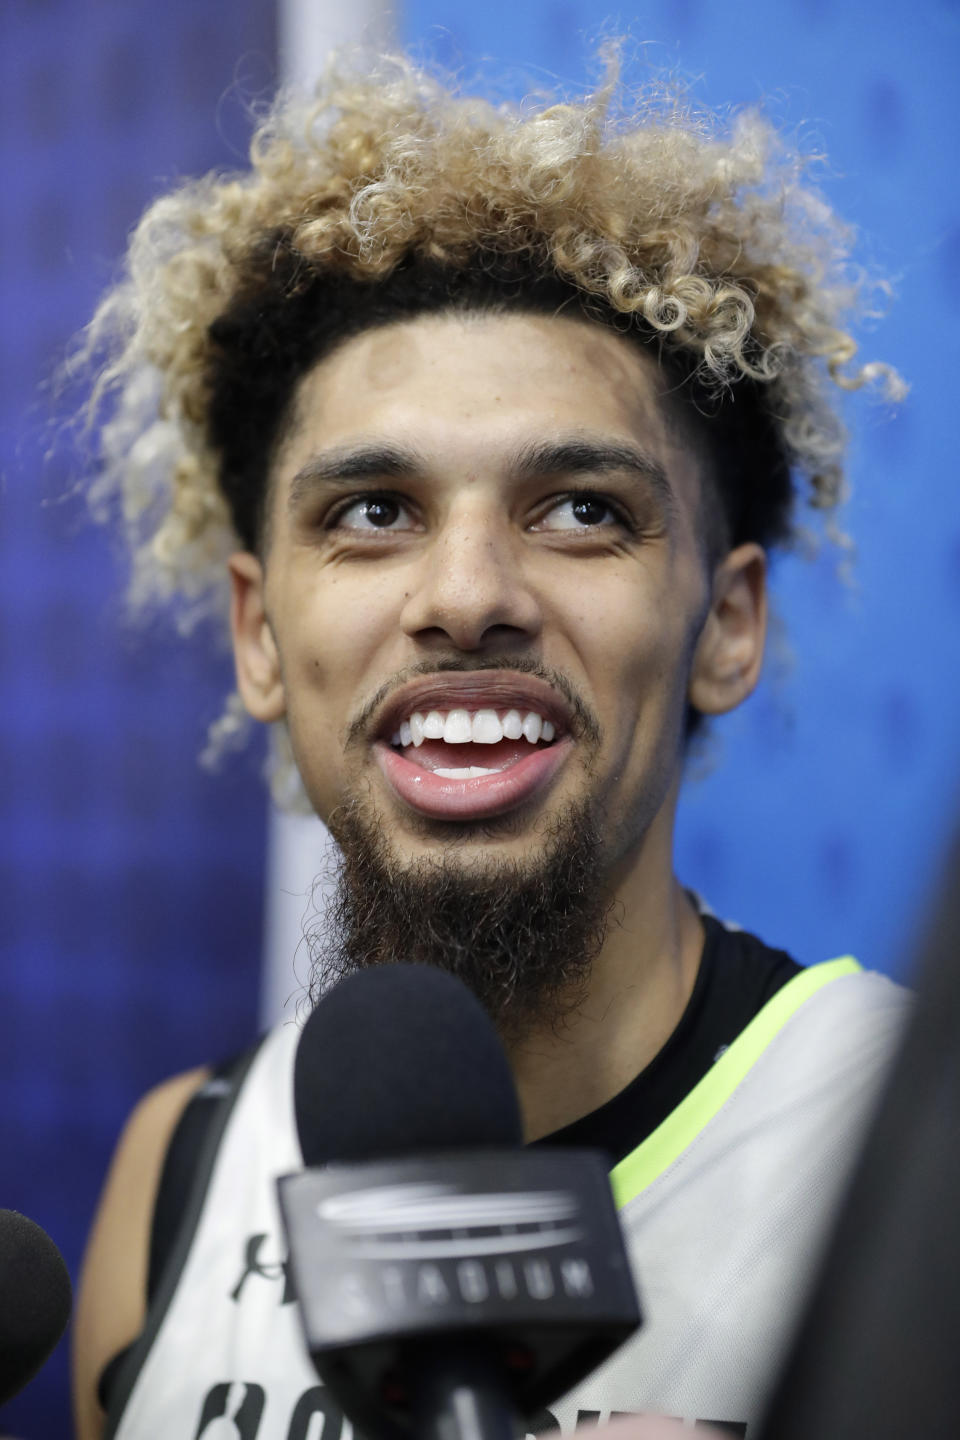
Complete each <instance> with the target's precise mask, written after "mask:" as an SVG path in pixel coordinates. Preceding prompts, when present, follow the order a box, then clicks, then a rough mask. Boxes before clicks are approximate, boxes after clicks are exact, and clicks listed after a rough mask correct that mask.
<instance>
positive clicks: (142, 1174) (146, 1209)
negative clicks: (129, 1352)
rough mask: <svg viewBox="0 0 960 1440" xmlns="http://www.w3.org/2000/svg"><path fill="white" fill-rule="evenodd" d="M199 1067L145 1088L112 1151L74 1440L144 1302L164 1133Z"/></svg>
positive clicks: (82, 1347)
mask: <svg viewBox="0 0 960 1440" xmlns="http://www.w3.org/2000/svg"><path fill="white" fill-rule="evenodd" d="M209 1074H210V1071H209V1070H208V1069H207V1068H206V1067H201V1068H198V1069H196V1070H189V1071H187V1072H185V1073H184V1074H182V1075H177V1076H174V1077H173V1079H171V1080H167V1081H165V1082H164V1084H162V1085H158V1086H157V1087H156V1088H155V1089H153V1090H151V1091H149V1093H148V1094H147V1095H145V1096H144V1097H143V1099H142V1100H141V1101H140V1102H139V1104H138V1105H137V1107H136V1109H135V1110H134V1111H133V1113H132V1114H131V1116H130V1118H129V1120H128V1121H127V1124H126V1126H125V1127H124V1130H123V1133H122V1135H121V1137H120V1140H119V1142H118V1144H117V1148H116V1151H115V1152H114V1156H113V1160H112V1161H111V1164H110V1169H109V1171H108V1174H107V1179H106V1182H105V1185H104V1189H103V1193H102V1195H101V1198H100V1204H99V1206H98V1209H97V1213H96V1216H95V1219H94V1224H93V1229H92V1231H91V1234H90V1239H89V1242H88V1245H87V1251H86V1255H85V1256H84V1262H83V1271H82V1275H81V1282H80V1288H79V1292H78V1296H77V1307H76V1317H75V1324H74V1327H73V1333H74V1337H75V1338H74V1404H75V1411H76V1423H77V1435H78V1440H95V1437H97V1436H98V1435H99V1434H100V1433H101V1428H102V1424H103V1416H102V1413H101V1411H100V1407H99V1404H98V1401H97V1396H96V1390H97V1382H98V1379H99V1375H100V1372H101V1370H102V1369H103V1367H104V1365H106V1364H107V1362H108V1361H109V1360H111V1359H112V1358H113V1356H114V1355H116V1354H117V1353H118V1352H119V1351H120V1350H122V1349H123V1348H124V1346H126V1345H129V1344H130V1343H131V1341H132V1340H134V1339H135V1338H136V1336H137V1335H138V1334H139V1332H140V1329H141V1327H142V1325H143V1320H144V1314H145V1308H146V1282H147V1267H148V1263H149V1251H150V1228H151V1220H152V1216H153V1207H154V1200H155V1197H156V1193H157V1187H158V1184H159V1180H160V1174H161V1171H162V1168H163V1161H164V1156H165V1154H166V1151H167V1146H168V1144H169V1142H170V1137H171V1135H172V1134H173V1131H174V1129H175V1127H176V1125H177V1122H178V1121H179V1119H180V1116H181V1115H182V1113H183V1111H184V1109H185V1107H186V1105H187V1104H188V1102H189V1101H190V1099H191V1097H192V1096H193V1095H194V1094H195V1093H196V1092H197V1090H198V1089H199V1088H200V1086H201V1085H203V1084H204V1082H205V1081H206V1080H207V1079H208V1077H209Z"/></svg>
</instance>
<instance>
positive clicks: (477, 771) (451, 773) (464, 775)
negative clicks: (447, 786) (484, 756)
mask: <svg viewBox="0 0 960 1440" xmlns="http://www.w3.org/2000/svg"><path fill="white" fill-rule="evenodd" d="M433 773H434V775H442V776H443V778H444V780H478V779H479V778H480V776H481V775H498V774H499V773H500V772H499V771H498V770H487V769H485V768H484V766H482V765H464V766H463V767H462V768H460V769H457V770H434V772H433Z"/></svg>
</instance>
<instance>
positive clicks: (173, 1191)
mask: <svg viewBox="0 0 960 1440" xmlns="http://www.w3.org/2000/svg"><path fill="white" fill-rule="evenodd" d="M700 918H701V921H702V923H703V930H704V944H703V953H702V955H701V959H700V968H699V970H698V972H697V979H696V982H695V984H694V987H693V991H692V993H691V995H690V999H689V1000H688V1001H687V1007H686V1009H685V1010H684V1012H683V1014H682V1015H681V1017H680V1020H679V1022H678V1024H677V1027H676V1029H675V1030H674V1032H673V1034H672V1035H671V1036H670V1039H669V1040H668V1041H667V1043H666V1044H665V1045H664V1046H663V1048H662V1050H660V1051H659V1052H658V1053H657V1054H656V1055H655V1056H654V1058H653V1059H652V1060H651V1061H650V1064H649V1065H647V1066H645V1067H644V1069H643V1070H641V1071H640V1073H639V1075H637V1076H636V1078H635V1079H633V1080H631V1082H630V1084H629V1085H627V1086H625V1087H624V1089H623V1090H621V1091H620V1092H619V1094H617V1095H614V1097H613V1099H612V1100H608V1101H607V1103H606V1104H605V1105H601V1106H600V1107H599V1109H597V1110H592V1111H591V1112H590V1114H589V1115H584V1116H583V1117H582V1119H580V1120H575V1121H574V1122H573V1124H572V1125H565V1126H564V1127H563V1129H562V1130H554V1131H553V1133H552V1134H550V1135H545V1136H544V1137H543V1139H542V1140H537V1141H534V1144H535V1145H550V1146H558V1145H570V1146H576V1147H578V1148H584V1149H595V1150H603V1151H605V1152H606V1154H607V1155H608V1157H609V1160H610V1164H611V1166H613V1165H616V1164H617V1163H618V1162H619V1161H620V1160H623V1159H624V1158H625V1157H626V1156H627V1155H629V1154H630V1152H631V1151H632V1150H635V1149H636V1148H637V1146H638V1145H640V1144H642V1143H643V1141H644V1140H646V1138H647V1136H648V1135H652V1134H653V1132H654V1130H656V1129H657V1127H658V1126H659V1125H660V1124H662V1122H663V1121H664V1120H666V1118H667V1116H668V1115H669V1114H670V1113H671V1112H672V1111H673V1110H675V1109H676V1107H677V1106H678V1105H679V1103H680V1101H681V1100H682V1099H683V1098H684V1097H685V1096H686V1095H688V1094H689V1093H690V1091H691V1090H692V1089H693V1087H694V1086H695V1085H696V1084H697V1083H698V1082H699V1081H700V1080H702V1079H703V1077H704V1075H706V1074H707V1072H708V1070H709V1069H710V1067H711V1066H712V1065H713V1062H714V1061H715V1060H716V1059H717V1057H718V1054H719V1053H720V1052H721V1051H722V1050H723V1049H724V1048H725V1047H726V1046H727V1045H730V1044H732V1042H733V1041H734V1040H735V1039H736V1038H737V1036H738V1035H739V1034H740V1032H741V1031H742V1030H744V1029H745V1028H746V1027H747V1025H749V1023H750V1021H751V1020H752V1019H753V1018H754V1016H755V1015H758V1014H759V1012H760V1011H761V1010H762V1009H763V1007H764V1005H766V1003H767V1001H768V1000H769V999H770V998H771V997H772V996H773V995H775V994H776V993H777V991H778V990H779V989H780V988H781V987H782V986H783V985H785V984H786V983H787V981H788V980H791V979H792V978H793V977H794V975H797V974H798V973H799V972H800V970H801V969H802V966H800V965H798V964H797V962H796V961H795V960H793V959H791V957H790V956H789V955H788V954H787V953H786V951H785V950H773V949H771V948H770V946H768V945H764V943H763V941H762V940H758V939H757V937H756V936H755V935H750V934H748V933H747V932H746V931H745V930H728V929H726V928H725V927H724V926H723V925H721V923H720V921H719V920H716V919H714V917H713V916H712V915H701V917H700ZM232 1068H233V1062H227V1063H226V1064H224V1065H222V1066H218V1067H217V1069H216V1071H215V1074H216V1075H218V1076H226V1075H228V1074H229V1072H230V1071H231V1069H232ZM211 1090H213V1091H214V1094H211V1095H207V1094H205V1093H204V1091H203V1090H201V1091H200V1092H199V1093H198V1094H197V1095H196V1096H194V1098H193V1099H192V1100H191V1101H190V1102H189V1103H188V1105H187V1107H186V1109H185V1110H184V1112H183V1115H182V1116H181V1118H180V1121H179V1123H178V1125H177V1128H176V1129H175V1131H174V1134H173V1138H172V1140H171V1142H170V1146H169V1148H168V1151H167V1156H166V1159H165V1162H164V1168H163V1173H162V1176H161V1180H160V1186H159V1189H158V1193H157V1201H156V1206H155V1209H154V1217H153V1228H152V1235H151V1245H150V1275H149V1282H148V1286H147V1292H148V1299H149V1298H152V1296H153V1294H154V1293H155V1292H156V1288H157V1285H158V1284H159V1280H160V1276H161V1274H162V1273H163V1267H164V1263H165V1261H166V1257H167V1255H168V1254H169V1252H170V1250H171V1249H172V1246H173V1242H174V1240H175V1239H176V1231H177V1222H178V1220H179V1217H180V1214H181V1213H182V1209H183V1203H184V1199H185V1196H186V1194H187V1193H188V1190H189V1185H190V1180H191V1177H192V1175H193V1172H194V1168H195V1165H196V1163H197V1159H198V1157H199V1154H200V1151H201V1149H202V1145H203V1139H204V1136H205V1134H206V1129H207V1125H208V1123H209V1121H210V1120H211V1119H212V1117H213V1113H214V1110H215V1107H216V1105H217V1104H218V1103H219V1101H220V1095H219V1094H218V1093H216V1087H211ZM127 1348H128V1349H130V1348H132V1347H127ZM126 1354H127V1350H124V1351H121V1353H120V1354H119V1355H117V1356H115V1357H114V1358H113V1360H111V1361H110V1362H109V1363H108V1364H107V1365H106V1366H105V1367H104V1370H103V1373H102V1374H101V1377H100V1384H99V1387H98V1393H99V1397H100V1403H101V1404H102V1405H103V1407H104V1409H106V1408H107V1404H108V1402H109V1397H110V1391H111V1389H112V1386H113V1382H114V1380H115V1379H116V1376H117V1374H118V1373H119V1368H120V1365H121V1364H122V1361H123V1359H124V1358H125V1356H126Z"/></svg>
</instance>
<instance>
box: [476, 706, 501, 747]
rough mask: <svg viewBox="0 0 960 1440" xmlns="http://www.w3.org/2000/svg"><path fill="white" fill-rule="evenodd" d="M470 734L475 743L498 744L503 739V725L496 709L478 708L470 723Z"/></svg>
mask: <svg viewBox="0 0 960 1440" xmlns="http://www.w3.org/2000/svg"><path fill="white" fill-rule="evenodd" d="M470 734H471V738H472V739H473V742H474V744H475V745H496V743H497V741H498V740H502V739H503V726H502V725H501V724H500V716H499V715H498V714H497V712H496V710H478V711H477V712H476V713H475V715H474V717H473V720H472V721H471V723H470Z"/></svg>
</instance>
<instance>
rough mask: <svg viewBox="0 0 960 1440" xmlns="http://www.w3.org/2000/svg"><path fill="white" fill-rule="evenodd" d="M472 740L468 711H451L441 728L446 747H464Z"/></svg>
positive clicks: (471, 727)
mask: <svg viewBox="0 0 960 1440" xmlns="http://www.w3.org/2000/svg"><path fill="white" fill-rule="evenodd" d="M472 738H473V726H472V724H471V723H470V711H469V710H451V711H450V712H449V714H448V715H447V719H446V723H445V724H444V727H443V739H444V743H445V744H447V745H465V744H466V743H467V741H468V740H472Z"/></svg>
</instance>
